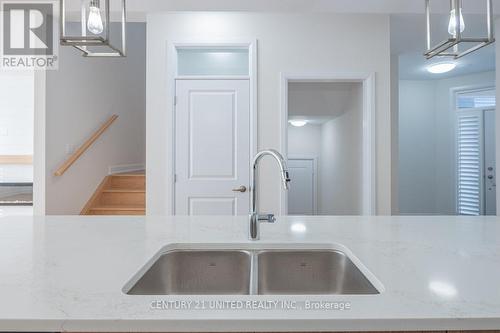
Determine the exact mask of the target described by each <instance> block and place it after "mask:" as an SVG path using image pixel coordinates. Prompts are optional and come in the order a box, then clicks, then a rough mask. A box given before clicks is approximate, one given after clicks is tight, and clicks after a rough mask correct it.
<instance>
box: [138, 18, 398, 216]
mask: <svg viewBox="0 0 500 333" xmlns="http://www.w3.org/2000/svg"><path fill="white" fill-rule="evenodd" d="M147 22H148V34H147V35H148V40H147V45H148V60H147V74H148V78H147V163H146V164H147V173H148V180H147V187H148V193H147V212H148V214H150V215H158V214H160V215H161V214H163V215H169V214H170V213H171V212H172V168H173V164H172V159H171V156H172V151H171V145H169V142H171V140H172V131H173V127H172V103H171V101H172V91H173V89H174V87H173V84H172V82H168V81H167V80H166V73H167V70H168V69H167V68H166V64H167V52H166V50H167V41H183V40H190V41H217V40H226V41H227V40H234V39H242V38H244V39H257V40H258V49H259V57H258V75H259V88H258V98H259V99H258V147H259V148H260V149H262V148H275V149H279V147H280V145H281V142H280V138H281V136H280V127H281V119H280V73H282V72H288V73H311V72H314V73H345V72H375V73H376V75H377V80H376V94H377V98H376V110H377V114H376V121H377V126H376V129H377V148H376V149H377V179H376V182H377V196H378V198H377V213H378V214H390V213H391V151H390V149H391V134H390V133H391V117H390V54H389V53H390V51H389V50H390V47H389V17H388V16H387V15H345V14H343V15H335V14H264V13H154V14H150V15H149V16H148V20H147ZM367 36H370V38H367ZM374 55H376V56H374ZM261 175H262V177H261V184H260V185H261V186H260V190H261V193H260V195H261V202H262V207H261V208H262V209H263V210H265V211H272V212H276V213H278V212H279V211H280V196H279V191H280V183H279V177H277V170H276V166H275V165H274V164H271V163H268V162H267V161H266V163H264V165H263V170H262V173H261Z"/></svg>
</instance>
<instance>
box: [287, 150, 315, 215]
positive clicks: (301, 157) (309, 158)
mask: <svg viewBox="0 0 500 333" xmlns="http://www.w3.org/2000/svg"><path fill="white" fill-rule="evenodd" d="M287 158H288V160H303V161H304V160H305V161H312V162H313V186H314V188H313V212H314V215H318V197H319V196H318V189H319V188H318V157H317V156H315V155H305V154H304V155H296V154H291V155H288V157H287ZM286 208H287V212H286V214H285V215H289V214H288V207H286Z"/></svg>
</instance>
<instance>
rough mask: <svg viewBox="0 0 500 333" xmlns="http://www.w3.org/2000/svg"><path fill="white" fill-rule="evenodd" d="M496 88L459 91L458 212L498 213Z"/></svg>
mask: <svg viewBox="0 0 500 333" xmlns="http://www.w3.org/2000/svg"><path fill="white" fill-rule="evenodd" d="M495 94H496V92H495V88H494V87H489V88H483V89H469V90H457V91H455V94H454V99H455V105H456V163H457V165H456V170H457V180H456V186H457V188H456V203H457V206H456V212H457V214H458V215H473V216H474V215H496V159H495V107H496V99H495Z"/></svg>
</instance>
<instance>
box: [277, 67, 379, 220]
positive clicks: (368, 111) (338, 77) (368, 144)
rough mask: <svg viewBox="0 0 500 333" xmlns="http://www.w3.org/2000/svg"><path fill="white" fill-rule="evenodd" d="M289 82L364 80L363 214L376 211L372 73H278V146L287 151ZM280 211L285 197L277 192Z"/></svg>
mask: <svg viewBox="0 0 500 333" xmlns="http://www.w3.org/2000/svg"><path fill="white" fill-rule="evenodd" d="M290 82H359V83H362V84H363V144H362V146H363V148H362V150H363V168H362V175H363V176H362V177H363V189H362V193H363V203H362V213H363V215H375V214H376V208H377V206H376V205H377V198H376V196H377V192H376V190H377V189H376V127H375V126H376V119H375V118H376V107H375V73H299V74H297V73H281V106H280V117H281V121H280V124H281V125H280V132H281V145H280V150H281V152H282V153H283V154H284V156H285V158H286V155H287V145H288V144H287V143H288V134H287V133H288V131H287V128H288V83H290ZM280 193H281V194H280V212H281V214H282V215H285V214H286V212H287V210H288V209H287V206H288V200H287V195H286V192H285V191H284V190H282V191H281V192H280Z"/></svg>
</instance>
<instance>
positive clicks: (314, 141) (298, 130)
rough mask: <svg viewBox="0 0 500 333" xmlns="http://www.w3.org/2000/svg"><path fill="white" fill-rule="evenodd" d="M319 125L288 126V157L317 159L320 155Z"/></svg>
mask: <svg viewBox="0 0 500 333" xmlns="http://www.w3.org/2000/svg"><path fill="white" fill-rule="evenodd" d="M321 129H322V126H321V125H314V124H307V125H306V126H303V127H295V126H292V125H288V156H293V155H296V156H297V155H298V156H306V157H319V156H320V154H321Z"/></svg>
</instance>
